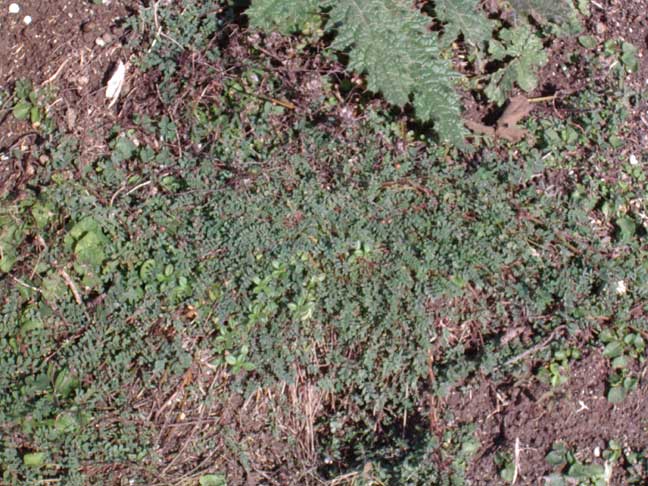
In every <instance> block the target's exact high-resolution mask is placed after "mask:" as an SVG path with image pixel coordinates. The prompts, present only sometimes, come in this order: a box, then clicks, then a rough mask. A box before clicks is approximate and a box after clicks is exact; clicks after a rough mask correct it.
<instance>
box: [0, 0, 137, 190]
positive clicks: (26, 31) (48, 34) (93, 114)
mask: <svg viewBox="0 0 648 486" xmlns="http://www.w3.org/2000/svg"><path fill="white" fill-rule="evenodd" d="M9 3H10V2H8V1H6V2H2V3H1V4H0V28H1V29H2V35H0V50H1V52H3V53H4V55H3V56H1V57H0V89H4V90H11V89H12V88H13V87H14V85H15V83H16V81H17V80H21V79H25V80H30V81H31V82H32V83H33V85H34V88H35V89H36V90H47V91H48V93H50V96H48V99H47V105H46V106H45V107H44V108H45V109H46V112H47V113H48V115H49V116H51V117H53V118H54V119H55V120H56V122H57V126H58V127H59V128H61V129H64V130H66V131H67V132H68V133H69V134H72V135H74V136H75V137H76V138H77V139H78V141H79V145H80V146H81V147H83V151H84V153H85V154H86V155H87V157H85V158H87V159H90V158H92V156H93V155H96V154H97V153H100V152H101V150H102V140H105V137H103V136H102V135H103V134H104V132H105V130H106V129H107V128H109V127H110V126H111V125H112V124H113V123H115V121H116V120H117V119H118V117H119V112H118V110H117V109H116V107H113V108H112V109H108V108H107V106H108V102H107V100H106V98H105V92H104V90H105V82H106V79H107V77H108V76H109V74H110V72H111V70H112V68H113V66H114V65H115V63H117V62H118V61H119V60H123V61H124V62H126V61H127V60H128V57H129V54H130V53H129V50H128V48H127V47H126V44H127V37H128V32H127V31H126V30H125V29H124V21H125V19H126V18H127V17H128V16H130V15H132V14H134V13H135V12H136V10H135V3H136V2H135V1H130V0H113V1H111V2H107V3H106V4H105V5H103V4H95V3H92V2H86V1H83V2H82V1H78V0H52V1H47V2H43V1H41V0H20V1H18V2H16V3H17V4H18V5H19V7H20V11H19V12H18V13H10V12H9V7H8V6H9ZM26 18H28V19H30V21H26ZM0 126H1V127H2V129H1V130H0V153H2V152H9V151H10V150H11V149H15V148H19V149H20V151H21V152H22V153H23V154H25V156H23V157H22V159H21V160H16V159H15V158H13V159H11V160H9V158H7V159H6V160H5V161H3V163H2V165H1V166H0V192H4V191H6V190H10V189H12V188H13V187H14V186H17V185H20V184H21V183H24V182H25V181H26V180H27V179H28V178H29V175H30V173H31V172H33V169H32V168H31V166H32V165H33V164H39V163H41V164H42V163H46V159H45V158H43V157H30V156H29V154H35V153H36V152H37V150H36V148H37V147H38V146H39V145H40V144H42V142H43V139H42V137H41V136H40V135H39V134H38V133H37V132H36V131H35V130H34V129H33V128H32V127H31V125H30V123H28V122H21V121H17V120H15V118H14V117H12V116H10V115H9V114H5V115H4V116H3V117H2V119H0Z"/></svg>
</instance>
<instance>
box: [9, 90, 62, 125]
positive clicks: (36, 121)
mask: <svg viewBox="0 0 648 486" xmlns="http://www.w3.org/2000/svg"><path fill="white" fill-rule="evenodd" d="M50 98H51V93H48V92H47V90H37V89H36V88H34V86H33V85H32V83H31V81H30V80H26V79H21V80H18V81H17V82H16V85H15V88H14V96H13V99H14V105H13V109H12V114H13V116H14V117H15V118H16V119H17V120H27V121H29V122H30V123H31V125H32V127H34V128H42V129H43V130H45V131H46V132H49V131H51V130H52V129H53V128H54V124H53V121H52V120H51V119H50V118H49V117H48V113H46V111H45V103H46V102H47V100H48V99H50Z"/></svg>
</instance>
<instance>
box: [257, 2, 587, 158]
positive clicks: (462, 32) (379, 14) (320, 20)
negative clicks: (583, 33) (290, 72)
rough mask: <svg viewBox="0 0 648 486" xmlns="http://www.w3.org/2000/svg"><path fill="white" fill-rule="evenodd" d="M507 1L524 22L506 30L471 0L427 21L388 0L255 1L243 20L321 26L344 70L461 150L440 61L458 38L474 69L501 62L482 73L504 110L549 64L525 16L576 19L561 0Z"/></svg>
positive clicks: (450, 82) (455, 108)
mask: <svg viewBox="0 0 648 486" xmlns="http://www.w3.org/2000/svg"><path fill="white" fill-rule="evenodd" d="M512 4H513V7H514V8H516V9H517V12H518V13H519V14H520V19H521V20H522V21H523V22H521V23H520V24H519V25H515V26H512V27H504V26H503V24H502V23H501V22H496V21H494V20H491V19H489V18H488V17H487V16H486V14H485V13H484V12H482V11H481V10H480V8H479V5H478V2H477V1H476V0H461V1H454V2H449V1H439V2H435V5H434V9H432V10H430V11H429V12H428V13H429V14H431V16H432V17H430V16H428V15H425V14H424V13H423V12H421V11H418V10H414V9H412V8H411V7H410V6H409V5H406V4H405V3H403V2H399V1H392V0H371V1H370V2H365V3H364V4H362V5H360V4H358V3H357V2H353V1H346V0H345V1H336V2H331V1H317V0H299V1H292V2H287V1H285V0H256V1H253V2H252V4H251V7H250V8H249V9H248V10H247V15H248V16H249V17H250V19H251V23H252V25H253V26H255V27H257V28H261V29H264V30H266V31H267V30H278V31H280V32H283V33H294V32H312V31H313V26H314V25H315V26H316V25H318V24H323V25H324V30H326V31H328V32H331V33H334V34H335V36H336V37H335V40H334V41H333V43H332V48H334V49H338V50H340V51H343V52H345V53H347V54H348V57H349V63H348V68H349V69H351V70H354V71H356V72H362V73H366V75H367V88H368V89H369V90H371V91H373V92H380V93H382V94H383V95H384V96H385V98H386V100H387V101H388V102H390V103H392V104H394V105H397V106H400V107H403V106H404V105H406V104H408V103H411V104H412V106H413V107H414V110H415V113H416V116H417V118H418V119H419V120H421V121H423V122H428V121H433V122H434V126H435V130H436V131H437V133H438V134H439V136H440V138H441V139H442V140H444V141H447V142H450V143H452V144H454V145H456V146H458V147H466V145H465V142H464V137H465V135H466V131H465V129H464V128H463V124H462V121H461V116H460V108H461V107H460V102H459V97H458V96H457V94H456V93H455V85H456V81H457V79H458V77H459V76H458V75H457V73H455V72H453V71H452V69H451V67H450V64H449V63H448V62H447V61H445V57H444V55H443V49H446V50H447V49H449V48H450V47H451V46H452V44H453V43H454V42H455V41H457V40H458V39H459V37H461V38H462V39H463V41H464V42H465V43H466V44H467V45H468V46H469V47H470V48H471V49H472V50H473V53H472V54H471V56H472V57H473V59H480V60H481V61H482V62H480V63H479V64H482V65H484V64H485V63H484V62H483V59H482V58H486V60H488V61H493V62H498V63H500V64H502V65H503V66H502V67H501V68H500V69H497V70H496V71H495V72H493V73H488V74H487V75H486V76H485V77H486V78H488V84H487V86H486V89H485V91H484V92H485V94H486V95H487V96H488V98H490V99H491V100H493V101H495V102H496V103H497V104H498V105H502V104H504V102H505V101H506V99H507V97H508V95H509V94H510V92H511V91H512V89H513V88H514V86H516V85H517V86H519V87H520V88H522V89H523V90H524V91H527V92H530V91H532V90H534V89H535V87H536V85H537V80H536V78H535V75H534V73H535V71H536V70H537V68H539V67H541V66H543V65H544V64H545V63H546V62H547V57H546V54H545V52H544V47H543V45H542V40H541V39H540V37H539V33H538V32H537V31H536V29H535V28H534V27H533V24H530V23H525V22H524V19H525V16H527V15H531V14H535V15H536V16H537V14H541V15H540V16H539V17H537V18H538V19H540V20H545V21H554V22H563V21H565V20H567V18H569V20H570V21H572V23H573V20H574V18H575V16H576V10H575V9H574V7H573V6H572V5H571V2H568V1H565V0H552V1H550V2H546V1H543V2H528V1H525V2H522V1H518V2H512ZM432 20H435V21H436V22H438V23H440V24H441V25H442V26H443V34H442V35H441V37H439V35H438V34H437V33H436V32H433V31H431V30H430V29H429V28H428V24H429V23H430V22H431V21H432ZM496 33H497V34H496ZM477 74H479V75H482V74H485V73H482V72H478V73H477Z"/></svg>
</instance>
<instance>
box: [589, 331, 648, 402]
mask: <svg viewBox="0 0 648 486" xmlns="http://www.w3.org/2000/svg"><path fill="white" fill-rule="evenodd" d="M599 340H600V341H601V343H602V344H604V345H605V348H604V349H603V356H605V357H606V358H608V359H609V360H610V366H611V368H612V373H611V374H610V376H609V378H608V379H609V389H608V393H607V398H608V400H609V401H610V402H611V403H620V402H622V401H623V400H624V399H625V397H626V396H627V395H628V393H629V392H630V391H632V390H634V389H635V388H636V387H637V382H638V378H637V376H635V373H633V372H632V369H631V365H632V363H633V362H634V361H638V362H640V363H643V362H644V361H645V357H644V352H645V349H646V342H645V340H644V338H643V337H642V336H641V334H639V333H637V332H632V331H631V330H630V329H629V328H628V327H627V326H623V325H621V326H618V327H616V328H614V329H609V328H606V329H603V330H602V331H601V333H600V334H599Z"/></svg>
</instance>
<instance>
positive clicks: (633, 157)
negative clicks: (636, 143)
mask: <svg viewBox="0 0 648 486" xmlns="http://www.w3.org/2000/svg"><path fill="white" fill-rule="evenodd" d="M630 165H639V159H637V156H636V155H635V154H630Z"/></svg>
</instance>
